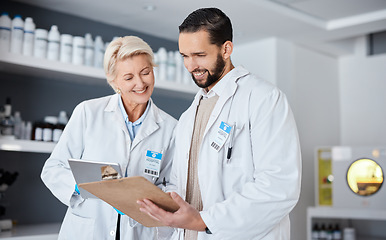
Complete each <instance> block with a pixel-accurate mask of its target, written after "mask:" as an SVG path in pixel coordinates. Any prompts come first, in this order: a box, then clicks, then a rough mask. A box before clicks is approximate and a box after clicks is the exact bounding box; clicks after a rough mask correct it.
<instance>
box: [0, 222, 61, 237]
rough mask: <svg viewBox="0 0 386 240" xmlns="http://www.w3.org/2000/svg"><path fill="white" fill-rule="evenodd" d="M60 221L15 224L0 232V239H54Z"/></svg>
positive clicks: (57, 232)
mask: <svg viewBox="0 0 386 240" xmlns="http://www.w3.org/2000/svg"><path fill="white" fill-rule="evenodd" d="M60 225H61V224H60V223H47V224H29V225H15V226H13V227H12V229H11V230H5V231H2V232H0V239H1V240H56V239H58V234H59V230H60Z"/></svg>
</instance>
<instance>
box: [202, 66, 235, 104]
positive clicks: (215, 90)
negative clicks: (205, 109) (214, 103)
mask: <svg viewBox="0 0 386 240" xmlns="http://www.w3.org/2000/svg"><path fill="white" fill-rule="evenodd" d="M232 71H233V69H232V70H231V71H230V72H232ZM230 72H228V73H227V74H226V75H225V76H224V77H223V78H222V79H220V81H218V82H217V83H216V85H214V87H212V89H210V90H209V92H207V91H206V90H205V88H201V89H200V93H201V96H202V98H204V99H206V98H211V97H213V96H216V95H217V96H220V95H221V93H222V92H223V90H224V89H225V87H226V85H227V81H228V79H230V78H231V77H230V75H231V74H230Z"/></svg>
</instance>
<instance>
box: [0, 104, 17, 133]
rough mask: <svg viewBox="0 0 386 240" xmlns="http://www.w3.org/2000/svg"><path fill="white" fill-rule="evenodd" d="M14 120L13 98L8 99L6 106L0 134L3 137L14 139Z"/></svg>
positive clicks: (0, 125) (0, 123) (0, 124)
mask: <svg viewBox="0 0 386 240" xmlns="http://www.w3.org/2000/svg"><path fill="white" fill-rule="evenodd" d="M13 128H14V119H13V117H12V105H11V98H9V97H7V98H6V100H5V105H4V117H3V118H2V119H1V122H0V129H1V131H0V133H1V135H2V136H7V137H14V136H13Z"/></svg>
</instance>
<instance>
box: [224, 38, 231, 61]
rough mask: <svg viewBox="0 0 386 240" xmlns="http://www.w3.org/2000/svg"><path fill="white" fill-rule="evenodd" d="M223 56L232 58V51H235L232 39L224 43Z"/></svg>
mask: <svg viewBox="0 0 386 240" xmlns="http://www.w3.org/2000/svg"><path fill="white" fill-rule="evenodd" d="M222 50H223V51H222V53H223V54H222V57H223V58H224V60H226V59H228V58H230V56H231V54H232V52H233V43H232V42H231V41H226V42H225V43H224V44H223V45H222Z"/></svg>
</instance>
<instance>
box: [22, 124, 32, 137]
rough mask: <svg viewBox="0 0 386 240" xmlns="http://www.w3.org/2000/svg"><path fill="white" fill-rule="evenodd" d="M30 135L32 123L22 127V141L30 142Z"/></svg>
mask: <svg viewBox="0 0 386 240" xmlns="http://www.w3.org/2000/svg"><path fill="white" fill-rule="evenodd" d="M31 135H32V122H30V121H28V122H27V123H26V124H25V126H24V134H23V139H25V140H31Z"/></svg>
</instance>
